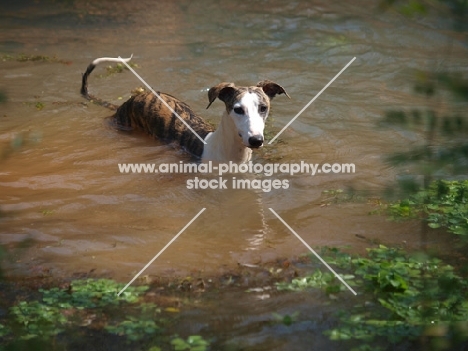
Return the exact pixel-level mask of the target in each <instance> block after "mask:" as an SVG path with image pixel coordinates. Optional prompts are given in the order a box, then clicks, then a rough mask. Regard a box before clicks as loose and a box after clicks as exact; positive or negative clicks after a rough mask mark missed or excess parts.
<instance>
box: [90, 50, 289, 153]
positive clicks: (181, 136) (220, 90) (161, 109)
mask: <svg viewBox="0 0 468 351" xmlns="http://www.w3.org/2000/svg"><path fill="white" fill-rule="evenodd" d="M126 60H127V61H129V60H130V59H126ZM103 61H111V62H120V59H115V58H101V59H96V60H94V61H93V62H92V63H91V64H90V65H89V66H88V68H87V70H86V72H85V73H84V74H83V79H82V85H81V94H82V95H84V96H85V97H86V98H87V99H89V100H91V101H94V102H97V103H98V104H100V105H102V106H105V107H107V108H110V109H112V110H116V112H115V114H114V116H113V120H114V122H115V125H116V126H117V127H118V128H120V129H123V130H130V129H134V128H135V129H140V130H143V131H145V132H146V133H148V134H150V135H152V136H153V137H155V138H158V139H162V140H164V141H167V142H176V143H178V144H179V145H180V146H181V147H183V148H184V149H186V150H187V151H188V152H190V153H191V154H193V155H195V156H197V157H202V155H203V151H205V150H204V149H205V148H206V149H207V153H208V154H210V155H211V154H213V150H212V148H213V143H215V145H214V146H217V147H220V148H223V147H224V148H226V147H228V148H229V147H236V148H238V147H241V148H247V146H245V145H244V144H242V142H241V141H240V138H239V137H238V136H237V135H235V137H236V138H238V139H239V140H237V141H236V143H238V145H237V146H236V145H234V146H231V145H227V146H226V145H223V144H224V143H225V135H226V134H224V133H226V131H225V130H224V131H223V130H221V129H223V125H226V123H224V124H223V122H224V120H223V119H225V118H230V117H229V114H230V113H231V112H232V110H233V109H234V105H235V104H236V102H239V100H240V99H241V98H242V96H244V95H245V94H247V93H251V94H255V95H257V98H258V101H259V105H260V111H259V114H260V116H261V117H262V118H263V120H265V119H266V117H267V115H268V112H269V107H270V100H271V99H273V97H274V96H275V95H277V94H285V95H286V96H288V97H289V95H288V94H287V93H286V91H285V90H284V88H283V87H281V86H280V85H278V84H276V83H274V82H271V81H268V80H264V81H261V82H259V83H258V84H257V86H252V87H236V86H235V85H234V84H233V83H220V84H218V85H216V86H214V87H212V88H211V89H210V90H209V91H208V99H209V104H208V107H210V105H211V104H212V103H213V101H215V100H216V98H219V99H220V100H221V101H223V102H224V103H225V105H226V112H225V114H224V115H223V119H222V121H221V124H220V126H219V128H218V130H217V131H218V132H219V133H218V134H219V135H218V136H216V134H217V133H216V132H215V131H214V129H213V127H212V126H211V125H209V124H208V123H206V122H205V121H204V120H203V119H202V118H201V117H199V116H197V115H196V114H195V112H193V110H192V109H191V108H190V107H189V106H188V105H187V104H185V103H184V102H182V101H180V100H178V99H177V98H175V97H173V96H171V95H168V94H164V93H159V92H157V94H158V95H159V96H160V97H161V98H162V99H163V100H164V101H165V102H166V103H167V104H168V105H169V106H170V107H171V108H172V109H173V110H174V111H175V112H176V113H177V114H178V115H179V116H180V117H182V118H183V119H184V121H185V122H186V123H187V124H188V125H190V126H191V127H192V128H193V130H195V131H196V132H197V134H198V135H199V136H200V137H201V138H202V139H204V140H205V139H206V141H208V139H210V142H209V143H210V145H208V146H211V149H210V150H208V149H209V148H208V147H207V146H205V145H204V144H203V143H202V142H201V140H200V139H199V138H197V137H196V135H195V134H193V133H192V131H190V130H189V129H188V128H187V127H186V126H185V125H184V123H182V121H181V120H180V119H179V118H178V117H177V116H176V115H175V114H174V113H173V112H172V111H170V110H169V109H168V108H167V107H166V106H164V104H163V103H162V102H161V101H160V99H159V98H158V97H157V96H155V95H154V94H153V93H152V92H147V93H142V94H138V95H135V96H132V97H131V98H130V99H129V100H127V101H126V102H125V103H123V104H122V105H121V106H116V105H114V104H111V103H109V102H106V101H104V100H102V99H100V98H97V97H95V96H92V95H90V94H89V93H88V76H89V75H90V74H91V72H92V71H93V70H94V68H95V67H96V65H97V64H98V63H100V62H103ZM208 107H207V108H208ZM232 132H235V133H236V134H239V135H240V132H236V131H231V132H229V133H230V134H232ZM261 132H262V135H261V140H256V142H255V143H254V144H252V145H250V146H249V147H250V148H252V147H260V146H261V145H262V144H263V128H262V131H261ZM207 137H208V138H207ZM216 143H217V144H216ZM220 144H221V145H220ZM249 152H250V150H249ZM225 154H229V152H225ZM249 155H250V154H249ZM225 161H229V160H225Z"/></svg>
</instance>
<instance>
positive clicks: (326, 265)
mask: <svg viewBox="0 0 468 351" xmlns="http://www.w3.org/2000/svg"><path fill="white" fill-rule="evenodd" d="M269 210H270V211H271V212H272V213H273V214H274V215H275V216H276V217H277V218H278V219H279V220H280V221H281V222H282V223H283V224H284V225H285V226H286V228H288V229H289V230H290V231H291V233H293V234H294V235H295V236H296V237H297V238H298V239H299V240H300V241H301V242H302V243H303V244H304V246H305V247H307V248H308V249H309V250H310V252H312V253H313V254H314V255H315V256H316V257H317V258H318V259H319V260H320V262H322V263H323V264H324V265H325V267H327V268H328V269H329V270H330V272H332V273H333V274H334V275H335V277H336V278H337V279H339V280H340V281H341V282H342V283H343V284H344V285H345V286H346V287H347V288H348V289H349V291H351V292H352V293H353V294H354V295H357V293H356V292H355V291H354V290H353V288H351V287H350V286H349V285H348V283H346V282H345V281H344V280H343V278H341V277H340V276H339V275H338V274H337V273H336V272H335V271H334V270H333V268H331V267H330V266H329V265H328V263H327V262H325V261H324V260H323V258H322V257H320V255H319V254H318V253H316V252H315V250H314V249H312V248H311V247H310V246H309V245H308V244H307V243H306V242H305V241H304V239H302V238H301V237H300V236H299V234H297V233H296V232H295V231H294V229H292V228H291V227H290V226H289V225H288V223H286V222H285V221H284V219H283V218H281V217H280V216H279V215H278V214H277V213H276V212H275V211H274V210H273V209H272V208H269Z"/></svg>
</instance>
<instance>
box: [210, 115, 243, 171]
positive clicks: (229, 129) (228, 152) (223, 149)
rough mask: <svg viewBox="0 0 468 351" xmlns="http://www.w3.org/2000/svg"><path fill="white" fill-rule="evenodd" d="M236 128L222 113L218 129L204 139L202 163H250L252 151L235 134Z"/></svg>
mask: <svg viewBox="0 0 468 351" xmlns="http://www.w3.org/2000/svg"><path fill="white" fill-rule="evenodd" d="M236 131H237V128H236V126H235V125H234V122H233V121H232V119H231V118H230V117H229V116H228V114H227V112H226V111H224V113H223V117H222V118H221V123H220V124H219V126H218V128H217V129H216V130H215V131H214V132H212V133H210V134H208V135H207V136H206V138H205V142H206V144H205V146H204V149H203V154H202V161H203V162H205V161H213V162H217V163H221V162H229V161H232V162H236V163H245V162H248V161H250V158H251V157H252V150H251V149H250V148H248V147H246V146H245V145H244V143H243V142H242V139H241V138H240V137H239V135H238V134H237V132H236Z"/></svg>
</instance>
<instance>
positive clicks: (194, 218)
mask: <svg viewBox="0 0 468 351" xmlns="http://www.w3.org/2000/svg"><path fill="white" fill-rule="evenodd" d="M205 210H206V207H204V208H202V210H201V211H200V212H198V213H197V215H196V216H195V217H193V218H192V220H191V221H190V222H188V223H187V225H186V226H185V227H183V228H182V229H181V231H180V232H179V233H177V235H176V236H175V237H173V238H172V240H171V241H169V242H168V243H167V245H166V246H164V247H163V248H162V249H161V251H159V252H158V254H157V255H156V256H154V257H153V259H152V260H151V261H149V262H148V263H147V265H146V266H144V267H143V269H142V270H141V271H139V272H138V274H137V275H136V276H134V277H133V279H132V280H130V282H129V283H128V284H127V285H125V287H124V288H123V289H122V290H120V292H119V293H118V294H117V296H119V295H120V294H121V293H123V292H124V291H125V289H127V288H128V287H129V286H130V284H132V283H133V282H134V281H135V279H136V278H138V277H139V276H140V274H141V273H143V271H144V270H145V269H146V268H148V267H149V266H150V265H151V263H153V262H154V261H155V260H156V259H157V258H158V257H159V256H160V255H161V254H162V253H163V252H164V250H166V249H167V248H168V247H169V246H170V245H171V244H172V243H173V242H174V241H175V240H176V239H177V238H178V237H179V235H180V234H182V233H183V232H184V231H185V229H187V228H188V227H189V226H190V224H192V223H193V222H194V221H195V220H196V219H197V218H198V216H200V215H201V214H202V213H203V211H205Z"/></svg>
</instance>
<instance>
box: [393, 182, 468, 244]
mask: <svg viewBox="0 0 468 351" xmlns="http://www.w3.org/2000/svg"><path fill="white" fill-rule="evenodd" d="M388 209H389V212H390V215H391V216H392V217H393V218H394V219H408V218H423V219H425V220H426V221H427V222H428V225H429V227H431V228H446V229H447V231H449V232H450V233H453V234H458V235H468V180H464V181H447V180H438V181H434V182H432V183H431V184H430V185H429V188H428V189H427V190H420V191H418V192H417V193H416V194H414V195H412V196H410V197H409V198H407V199H404V200H401V201H398V202H395V203H393V204H390V205H389V207H388Z"/></svg>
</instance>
